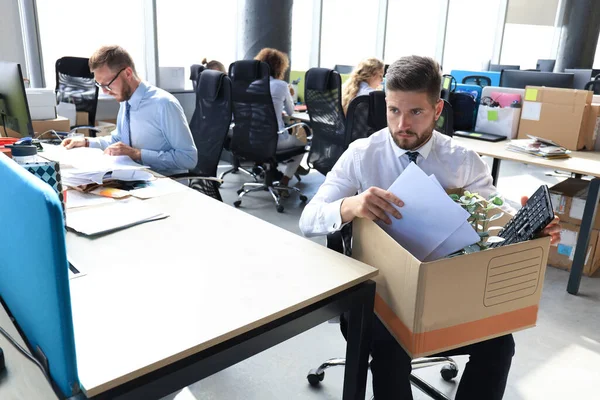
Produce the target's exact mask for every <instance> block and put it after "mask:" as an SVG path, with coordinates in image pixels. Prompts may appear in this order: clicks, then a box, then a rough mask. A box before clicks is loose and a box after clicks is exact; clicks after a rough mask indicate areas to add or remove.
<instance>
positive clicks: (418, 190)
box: [380, 163, 480, 261]
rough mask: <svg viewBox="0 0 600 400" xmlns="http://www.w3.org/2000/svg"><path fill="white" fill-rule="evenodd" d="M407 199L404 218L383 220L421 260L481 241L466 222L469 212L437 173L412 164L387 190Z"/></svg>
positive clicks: (385, 229) (381, 224)
mask: <svg viewBox="0 0 600 400" xmlns="http://www.w3.org/2000/svg"><path fill="white" fill-rule="evenodd" d="M388 190H389V191H390V192H392V193H393V194H394V195H396V196H397V197H398V198H400V199H401V200H402V201H403V202H404V206H403V207H401V208H400V207H397V209H398V211H399V212H400V213H401V214H402V218H401V219H395V218H392V224H391V225H386V224H384V223H380V226H381V227H382V229H383V230H384V231H386V232H387V233H388V235H390V236H391V237H392V238H394V239H395V240H396V241H397V242H398V243H399V244H400V245H402V247H404V248H405V249H406V250H408V251H409V252H410V253H411V254H412V255H413V256H414V257H416V258H417V259H419V260H421V261H425V260H427V261H432V260H434V259H438V258H442V257H445V256H447V255H449V254H452V253H454V252H456V251H458V250H461V249H463V248H464V247H466V246H469V245H471V244H473V243H476V242H478V241H479V239H480V238H479V235H478V234H477V232H475V230H474V229H473V227H472V226H471V225H470V224H469V223H468V222H467V219H468V218H469V216H470V214H469V213H468V212H467V211H466V210H464V209H463V208H462V207H460V206H459V205H458V204H456V203H455V202H454V201H453V200H452V199H451V198H450V197H449V196H448V195H447V194H446V192H445V190H444V189H443V188H442V186H441V185H440V184H439V182H438V181H437V179H436V178H435V176H433V175H432V176H427V175H426V174H425V172H423V171H422V170H421V168H419V167H418V166H417V165H416V164H414V163H411V164H410V165H409V166H408V167H407V168H406V169H405V170H404V172H402V174H401V175H400V176H399V177H398V178H397V179H396V181H394V183H392V185H391V186H390V187H389V189H388Z"/></svg>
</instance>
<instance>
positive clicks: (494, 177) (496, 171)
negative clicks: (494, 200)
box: [492, 158, 500, 188]
mask: <svg viewBox="0 0 600 400" xmlns="http://www.w3.org/2000/svg"><path fill="white" fill-rule="evenodd" d="M498 175H500V159H499V158H494V161H493V162H492V184H493V185H494V186H495V187H496V188H497V187H498Z"/></svg>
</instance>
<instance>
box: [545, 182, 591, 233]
mask: <svg viewBox="0 0 600 400" xmlns="http://www.w3.org/2000/svg"><path fill="white" fill-rule="evenodd" d="M589 186H590V182H589V181H586V180H584V179H576V178H569V179H566V180H564V181H562V182H560V183H557V184H556V185H554V186H552V187H551V188H550V189H548V191H549V192H550V199H551V200H552V208H554V213H555V214H556V215H558V217H559V218H560V220H561V221H562V222H567V223H570V224H573V225H581V219H582V217H583V210H584V208H585V202H586V199H587V193H588V188H589ZM593 228H594V229H600V212H596V220H595V221H594V224H593Z"/></svg>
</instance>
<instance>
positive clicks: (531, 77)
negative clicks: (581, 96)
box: [500, 69, 575, 89]
mask: <svg viewBox="0 0 600 400" xmlns="http://www.w3.org/2000/svg"><path fill="white" fill-rule="evenodd" d="M574 77H575V76H574V75H573V74H566V73H559V72H536V71H517V70H512V69H505V70H504V71H502V75H500V86H501V87H511V88H517V89H525V86H528V85H529V86H548V87H555V88H566V89H573V80H574Z"/></svg>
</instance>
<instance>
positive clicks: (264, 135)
mask: <svg viewBox="0 0 600 400" xmlns="http://www.w3.org/2000/svg"><path fill="white" fill-rule="evenodd" d="M229 76H230V77H231V82H232V89H233V90H232V98H233V115H234V120H235V125H234V127H233V136H232V138H231V151H232V153H233V155H234V156H235V157H237V158H240V159H245V160H251V161H254V162H255V163H256V164H259V165H263V166H264V168H263V169H264V171H265V178H264V181H263V182H262V183H245V184H244V185H242V187H241V188H240V189H239V190H238V195H239V197H238V200H237V201H235V202H234V203H233V205H234V206H235V207H239V206H240V205H241V203H242V197H244V196H245V195H246V194H248V193H250V192H256V191H263V190H264V191H269V192H270V193H271V196H272V197H273V200H274V201H275V205H276V209H277V212H283V205H281V204H280V202H279V200H280V196H281V192H283V191H285V192H287V193H288V194H289V192H291V191H295V192H297V193H298V194H299V195H300V201H302V202H305V201H306V200H307V197H306V196H304V195H303V194H302V192H301V191H300V189H298V188H296V187H288V186H282V185H280V184H279V182H276V181H275V171H276V169H277V164H278V163H280V162H285V161H286V160H289V159H290V158H292V157H300V156H302V155H303V154H304V153H305V152H306V150H305V148H304V147H297V148H292V149H290V150H287V151H280V152H278V151H277V140H278V137H279V136H278V135H289V134H291V132H292V130H293V129H294V128H295V127H297V126H299V127H305V128H307V129H308V130H309V131H310V127H308V125H306V124H304V123H302V122H300V123H297V124H293V125H290V126H287V127H286V128H285V129H284V130H283V131H279V126H278V123H277V118H276V116H275V107H274V106H273V100H272V98H271V86H270V71H269V65H268V64H267V63H264V62H261V61H256V60H242V61H236V62H234V63H233V64H231V65H230V66H229Z"/></svg>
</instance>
